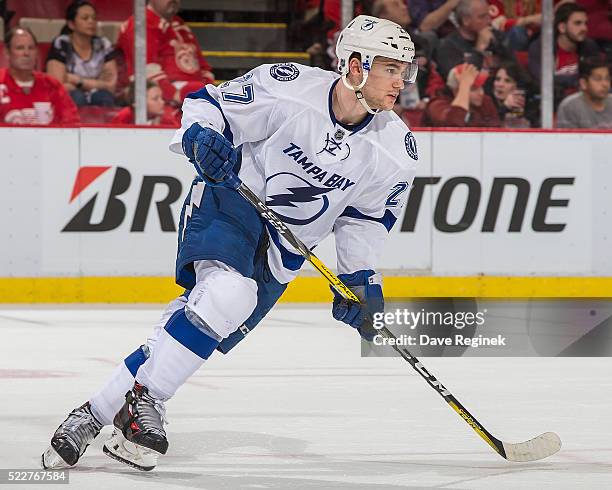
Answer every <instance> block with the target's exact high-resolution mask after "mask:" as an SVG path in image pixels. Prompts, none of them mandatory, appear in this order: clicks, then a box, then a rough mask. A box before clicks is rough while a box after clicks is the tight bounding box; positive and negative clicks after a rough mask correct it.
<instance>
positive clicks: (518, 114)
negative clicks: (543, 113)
mask: <svg viewBox="0 0 612 490" xmlns="http://www.w3.org/2000/svg"><path fill="white" fill-rule="evenodd" d="M535 92H536V90H535V87H534V85H533V82H532V81H531V79H530V78H529V75H528V74H527V73H526V72H525V70H523V69H522V68H521V67H520V66H519V65H518V64H517V63H514V62H511V61H508V62H503V63H501V64H500V65H499V66H498V67H497V68H496V69H495V70H494V71H493V72H492V74H491V76H490V77H489V79H488V80H487V82H486V84H485V93H487V94H488V95H490V96H491V98H492V99H493V102H494V103H495V107H496V108H497V113H498V114H499V119H500V121H501V122H502V126H503V127H515V128H516V127H527V128H528V127H537V126H538V123H539V113H540V111H539V103H538V100H536V97H535V95H534V94H535Z"/></svg>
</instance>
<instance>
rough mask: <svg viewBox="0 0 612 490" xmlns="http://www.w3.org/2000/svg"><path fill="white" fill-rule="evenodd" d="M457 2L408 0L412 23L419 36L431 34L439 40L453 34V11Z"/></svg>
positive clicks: (451, 0)
mask: <svg viewBox="0 0 612 490" xmlns="http://www.w3.org/2000/svg"><path fill="white" fill-rule="evenodd" d="M458 4H459V0H410V1H409V2H408V9H409V11H410V16H411V17H412V23H413V25H414V26H416V27H417V28H418V30H419V32H420V33H421V34H423V33H426V32H433V33H435V34H436V35H437V37H438V38H439V39H442V38H443V37H446V36H448V35H449V34H451V33H453V32H455V30H456V25H455V22H454V21H455V19H454V15H453V11H454V10H455V8H456V7H457V5H458Z"/></svg>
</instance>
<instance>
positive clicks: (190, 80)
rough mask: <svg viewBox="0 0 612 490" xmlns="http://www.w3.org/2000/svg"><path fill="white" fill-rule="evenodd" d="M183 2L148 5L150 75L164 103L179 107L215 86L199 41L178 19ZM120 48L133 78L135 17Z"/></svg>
mask: <svg viewBox="0 0 612 490" xmlns="http://www.w3.org/2000/svg"><path fill="white" fill-rule="evenodd" d="M179 7H180V0H149V2H148V5H147V74H148V76H149V78H151V80H154V81H156V82H157V83H158V84H159V86H160V87H161V89H162V93H163V96H164V100H166V101H167V102H168V103H172V104H174V105H177V106H178V105H180V104H181V103H182V101H183V99H184V98H185V96H186V95H187V94H188V93H190V92H194V91H196V90H199V89H200V88H202V85H203V84H204V85H205V84H207V83H212V82H213V81H214V79H215V77H214V75H213V74H212V72H211V71H210V70H211V68H210V65H209V64H208V63H207V62H206V60H205V59H204V57H203V56H202V53H201V49H200V45H199V43H198V40H197V39H196V37H195V36H194V35H193V32H191V29H190V28H189V26H188V25H186V24H185V23H184V22H183V19H181V18H180V17H179V16H177V15H176V13H177V12H178V10H179ZM117 46H118V48H119V49H121V50H122V51H123V54H124V56H125V61H126V64H127V69H128V74H129V75H130V76H132V75H133V74H134V16H133V15H132V16H131V17H130V18H129V19H128V20H127V21H126V22H125V23H124V24H123V25H122V26H121V33H120V34H119V39H118V40H117Z"/></svg>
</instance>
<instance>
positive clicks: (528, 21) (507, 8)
mask: <svg viewBox="0 0 612 490" xmlns="http://www.w3.org/2000/svg"><path fill="white" fill-rule="evenodd" d="M488 1H489V13H490V14H491V18H492V19H493V20H492V24H493V27H495V28H496V29H498V30H500V31H502V32H505V33H506V38H507V42H508V45H509V46H510V48H511V49H512V50H513V51H526V50H527V48H528V47H529V41H530V39H531V37H532V35H533V34H534V32H538V31H539V29H540V25H541V24H542V14H541V12H540V3H539V2H537V1H535V0H488Z"/></svg>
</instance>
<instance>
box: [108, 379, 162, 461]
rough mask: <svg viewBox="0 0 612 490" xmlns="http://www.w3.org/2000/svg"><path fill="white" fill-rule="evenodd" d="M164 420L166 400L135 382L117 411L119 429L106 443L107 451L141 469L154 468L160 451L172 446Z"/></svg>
mask: <svg viewBox="0 0 612 490" xmlns="http://www.w3.org/2000/svg"><path fill="white" fill-rule="evenodd" d="M164 421H165V408H164V405H163V402H162V401H161V400H157V399H155V398H153V397H152V396H151V395H149V390H147V387H146V386H143V385H141V384H138V383H135V384H134V388H132V391H128V392H127V393H126V395H125V404H124V405H123V407H121V410H119V412H118V413H117V415H115V419H114V420H113V424H114V425H115V431H114V432H113V434H112V435H111V437H110V439H108V441H106V442H105V443H104V448H103V450H104V453H105V454H106V455H107V456H110V457H111V458H113V459H116V460H117V461H121V462H122V463H125V464H127V465H130V466H133V467H134V468H137V469H139V470H143V471H150V470H152V469H153V468H155V466H156V465H157V459H158V458H159V455H160V454H166V451H167V450H168V440H167V439H166V432H165V431H164V427H163V424H164Z"/></svg>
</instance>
